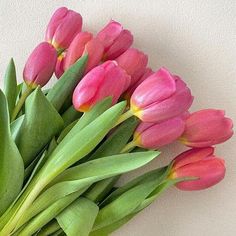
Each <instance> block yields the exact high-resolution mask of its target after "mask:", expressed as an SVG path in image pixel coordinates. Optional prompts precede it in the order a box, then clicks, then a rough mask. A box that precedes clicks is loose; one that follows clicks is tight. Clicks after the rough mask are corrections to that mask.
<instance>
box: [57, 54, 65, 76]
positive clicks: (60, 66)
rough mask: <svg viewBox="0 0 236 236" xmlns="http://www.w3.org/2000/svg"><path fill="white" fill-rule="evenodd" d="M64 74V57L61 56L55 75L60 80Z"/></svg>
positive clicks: (58, 59)
mask: <svg viewBox="0 0 236 236" xmlns="http://www.w3.org/2000/svg"><path fill="white" fill-rule="evenodd" d="M63 73H64V55H63V54H61V55H60V56H59V57H58V58H57V63H56V68H55V75H56V77H57V78H58V79H59V78H60V77H61V76H62V75H63Z"/></svg>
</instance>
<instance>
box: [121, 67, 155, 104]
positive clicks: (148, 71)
mask: <svg viewBox="0 0 236 236" xmlns="http://www.w3.org/2000/svg"><path fill="white" fill-rule="evenodd" d="M153 74H154V72H153V70H152V69H151V68H146V69H145V71H144V74H143V75H142V76H141V77H140V78H139V79H138V81H137V82H136V83H135V84H134V85H132V86H130V87H129V88H128V89H127V91H126V92H125V94H124V98H125V99H126V100H129V99H130V97H131V96H132V94H133V92H134V90H135V89H136V88H137V87H138V86H139V85H140V84H141V83H142V82H143V81H144V80H146V79H147V78H149V77H150V76H151V75H153Z"/></svg>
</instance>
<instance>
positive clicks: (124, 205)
mask: <svg viewBox="0 0 236 236" xmlns="http://www.w3.org/2000/svg"><path fill="white" fill-rule="evenodd" d="M154 189H155V181H154V180H152V181H149V182H146V183H143V184H140V185H137V186H135V187H134V188H132V189H130V190H128V191H126V192H125V193H123V194H122V195H121V196H119V197H118V198H117V199H115V200H114V201H112V202H111V203H110V204H108V205H106V206H105V207H104V208H102V209H101V210H100V211H99V213H98V216H97V218H96V221H95V224H94V227H93V230H98V229H100V228H103V227H105V226H107V225H110V224H112V223H114V222H116V221H118V220H120V219H122V218H123V217H125V216H127V215H129V214H131V213H132V212H133V211H134V210H135V208H137V207H138V206H139V205H140V204H141V203H142V201H143V200H144V199H145V198H146V197H147V196H148V195H149V194H150V193H151V192H152V191H153V190H154Z"/></svg>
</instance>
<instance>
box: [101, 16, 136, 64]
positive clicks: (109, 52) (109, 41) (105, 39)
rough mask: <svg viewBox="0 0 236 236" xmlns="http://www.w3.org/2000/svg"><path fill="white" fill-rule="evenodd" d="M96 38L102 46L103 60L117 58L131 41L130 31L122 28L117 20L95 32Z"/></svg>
mask: <svg viewBox="0 0 236 236" xmlns="http://www.w3.org/2000/svg"><path fill="white" fill-rule="evenodd" d="M97 38H98V39H99V40H100V41H101V43H102V44H103V46H104V56H103V59H104V60H113V59H115V58H117V57H118V56H120V55H121V54H122V53H124V52H125V51H126V50H127V49H128V48H129V47H130V46H131V45H132V43H133V36H132V34H131V32H130V31H128V30H125V29H123V27H122V25H121V24H120V23H119V22H116V21H113V20H112V21H110V22H109V23H108V24H107V25H106V26H105V27H104V28H103V29H102V30H101V31H100V32H99V33H98V34H97Z"/></svg>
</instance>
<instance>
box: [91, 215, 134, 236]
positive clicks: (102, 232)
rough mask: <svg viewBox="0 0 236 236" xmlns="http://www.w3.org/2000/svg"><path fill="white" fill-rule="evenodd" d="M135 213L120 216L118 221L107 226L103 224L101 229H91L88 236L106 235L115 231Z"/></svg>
mask: <svg viewBox="0 0 236 236" xmlns="http://www.w3.org/2000/svg"><path fill="white" fill-rule="evenodd" d="M135 215H136V214H135V213H134V214H130V215H127V216H125V217H124V218H122V219H121V220H119V221H116V222H114V223H112V224H110V225H108V226H105V227H103V228H101V229H98V230H95V231H92V232H91V233H90V234H89V236H108V235H110V234H111V233H112V232H114V231H116V230H117V229H118V228H120V227H121V226H123V225H124V224H126V223H127V222H128V221H130V220H131V219H132V218H133V217H134V216H135Z"/></svg>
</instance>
